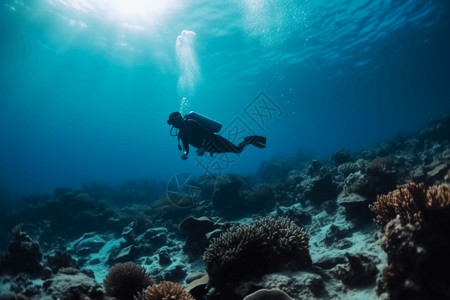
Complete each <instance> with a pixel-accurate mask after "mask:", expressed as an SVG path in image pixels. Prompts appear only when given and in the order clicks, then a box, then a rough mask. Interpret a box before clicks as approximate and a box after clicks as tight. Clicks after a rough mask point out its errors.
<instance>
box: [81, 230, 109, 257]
mask: <svg viewBox="0 0 450 300" xmlns="http://www.w3.org/2000/svg"><path fill="white" fill-rule="evenodd" d="M105 244H106V241H105V240H104V239H103V238H102V237H101V236H100V235H99V234H98V233H96V232H88V233H85V234H83V236H82V237H80V238H79V239H78V240H76V241H75V242H74V244H73V248H74V250H75V252H76V253H77V254H79V255H87V254H91V253H97V252H98V251H99V250H100V249H101V248H102V247H103V246H104V245H105Z"/></svg>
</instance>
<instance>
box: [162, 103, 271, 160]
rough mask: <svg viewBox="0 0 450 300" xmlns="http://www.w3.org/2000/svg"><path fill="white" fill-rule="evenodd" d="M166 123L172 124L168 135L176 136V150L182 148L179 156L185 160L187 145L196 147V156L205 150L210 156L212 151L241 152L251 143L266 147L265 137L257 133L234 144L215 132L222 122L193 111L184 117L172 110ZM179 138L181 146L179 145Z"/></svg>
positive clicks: (187, 152)
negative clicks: (173, 131)
mask: <svg viewBox="0 0 450 300" xmlns="http://www.w3.org/2000/svg"><path fill="white" fill-rule="evenodd" d="M167 124H169V125H172V128H171V129H170V135H171V136H177V137H178V150H180V151H181V150H183V155H182V156H181V159H183V160H186V159H187V157H188V154H189V145H192V146H194V147H196V148H197V149H198V150H197V155H198V156H203V154H204V153H205V152H209V154H210V155H211V157H212V156H213V153H225V152H231V153H241V152H242V150H244V148H245V146H247V145H253V146H255V147H258V148H265V147H266V138H265V137H263V136H259V135H252V136H247V137H245V138H244V140H243V141H242V142H241V143H240V144H239V145H237V146H236V145H235V144H233V143H232V142H230V141H229V140H227V139H226V138H224V137H222V136H220V135H218V134H217V132H219V131H220V129H221V128H222V124H220V123H218V122H216V121H213V120H211V119H209V118H206V117H204V116H202V115H200V114H198V113H196V112H193V111H191V112H190V113H189V114H187V115H185V116H184V118H183V117H182V116H181V113H179V112H173V113H171V114H170V115H169V120H167ZM174 128H176V129H177V130H176V132H175V134H173V133H172V130H173V129H174ZM180 140H181V142H182V144H183V147H181V145H180Z"/></svg>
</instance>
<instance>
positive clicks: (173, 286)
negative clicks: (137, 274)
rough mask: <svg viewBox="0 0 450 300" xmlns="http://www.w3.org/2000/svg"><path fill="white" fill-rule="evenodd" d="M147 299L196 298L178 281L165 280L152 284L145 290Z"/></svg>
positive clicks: (190, 299) (191, 299) (179, 299)
mask: <svg viewBox="0 0 450 300" xmlns="http://www.w3.org/2000/svg"><path fill="white" fill-rule="evenodd" d="M145 299H147V300H166V299H167V300H168V299H171V300H195V299H194V297H192V295H191V294H189V293H188V292H186V290H185V289H184V287H183V286H182V285H181V284H179V283H176V282H171V281H163V282H162V283H160V284H158V285H156V284H154V285H151V286H149V287H148V288H147V290H146V291H145Z"/></svg>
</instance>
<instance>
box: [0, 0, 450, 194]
mask: <svg viewBox="0 0 450 300" xmlns="http://www.w3.org/2000/svg"><path fill="white" fill-rule="evenodd" d="M216 2H220V1H189V0H184V1H179V0H166V1H138V0H128V1H119V0H115V1H107V0H47V1H44V0H34V1H11V0H6V1H3V2H2V6H1V7H0V22H1V27H2V29H1V30H0V39H1V47H0V62H1V69H0V95H1V102H0V188H1V189H2V197H6V196H5V195H7V194H8V193H12V194H14V193H18V194H27V193H43V192H51V191H52V190H53V188H56V187H62V186H64V187H73V188H77V187H80V186H81V184H82V183H89V182H92V181H98V182H106V183H111V184H116V183H121V182H123V181H124V180H126V179H130V178H137V179H139V178H157V179H158V180H163V181H164V180H169V179H170V178H171V177H172V176H173V175H175V174H177V173H179V172H189V173H195V174H199V173H201V172H202V171H203V169H202V167H201V166H199V165H198V164H199V163H202V161H199V160H197V159H195V158H196V157H195V151H192V153H191V155H190V158H189V160H187V161H182V160H181V159H180V155H181V153H180V152H179V151H178V149H177V142H176V138H174V137H170V136H169V129H170V127H169V126H168V125H167V124H166V120H167V117H168V115H169V113H171V112H173V111H178V110H180V109H181V110H182V111H183V112H184V113H186V112H188V111H190V110H194V111H197V112H199V113H202V114H204V115H207V116H209V117H211V118H213V119H215V120H217V121H220V122H221V123H222V124H223V125H224V128H241V129H243V130H246V132H248V133H249V132H252V133H256V134H261V135H265V136H267V139H268V144H267V148H266V149H264V150H261V149H256V148H251V147H249V148H248V149H246V150H245V151H244V152H243V153H242V154H241V155H240V156H233V157H232V159H233V162H232V163H230V164H229V165H228V164H227V165H226V166H225V167H224V168H223V170H222V172H224V173H225V172H237V173H242V174H247V173H251V172H253V171H255V170H256V169H257V168H258V166H259V164H260V163H261V162H263V161H267V160H270V159H271V158H272V157H274V156H278V155H292V154H294V153H296V152H297V151H299V150H301V151H303V152H305V153H308V154H312V155H314V156H316V157H318V158H326V157H327V156H328V155H330V154H332V153H333V152H335V151H337V150H339V149H343V148H344V149H348V150H351V151H357V150H360V149H365V148H369V147H371V146H374V145H375V144H377V143H379V142H381V141H383V140H387V139H390V138H393V137H395V136H396V135H398V134H400V133H411V132H414V131H417V130H420V129H421V128H422V127H423V126H425V125H426V123H427V122H428V121H430V120H431V119H433V118H436V117H441V116H442V115H444V114H448V113H449V112H450V58H449V53H450V41H449V40H450V39H449V37H450V34H449V33H450V30H449V29H450V10H449V9H450V3H449V2H448V1H447V0H414V1H412V0H410V1H408V0H401V1H400V0H399V1H397V0H394V1H387V0H353V1H324V0H309V1H307V0H296V1H294V0H292V1H290V0H286V1H275V0H265V1H264V0H262V1H249V0H236V1H225V2H224V3H216ZM123 3H126V4H127V6H125V5H124V4H123ZM184 30H186V31H185V32H184V33H182V32H183V31H184ZM260 92H264V93H265V94H260ZM264 95H267V97H269V98H264V99H265V100H266V103H268V104H270V105H271V107H272V108H273V109H275V110H273V111H268V110H265V111H264V108H261V106H258V105H259V104H261V102H259V101H262V100H261V99H262V98H261V97H262V96H264ZM183 97H185V98H186V100H185V101H184V102H183V101H182V99H183ZM258 107H259V108H260V112H261V113H265V117H264V118H262V119H261V118H259V119H258V118H255V119H252V116H253V117H255V116H254V115H249V114H247V113H246V112H251V111H252V109H254V108H258ZM269 112H273V114H270V115H269V114H268V113H269ZM262 121H264V123H261V122H262ZM233 126H237V127H233ZM239 126H240V127H239ZM223 134H224V135H227V136H229V134H230V131H228V132H225V131H224V132H223ZM203 162H205V161H203Z"/></svg>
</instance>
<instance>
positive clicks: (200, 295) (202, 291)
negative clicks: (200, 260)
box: [186, 275, 209, 299]
mask: <svg viewBox="0 0 450 300" xmlns="http://www.w3.org/2000/svg"><path fill="white" fill-rule="evenodd" d="M188 277H189V275H188V276H187V277H186V283H187V286H186V291H187V292H188V293H189V294H191V295H192V296H193V297H194V298H195V299H206V298H205V295H206V293H207V292H208V289H207V286H208V282H209V276H208V275H203V276H201V277H200V278H197V279H195V280H193V281H190V282H189V281H188V280H187V278H188Z"/></svg>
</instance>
